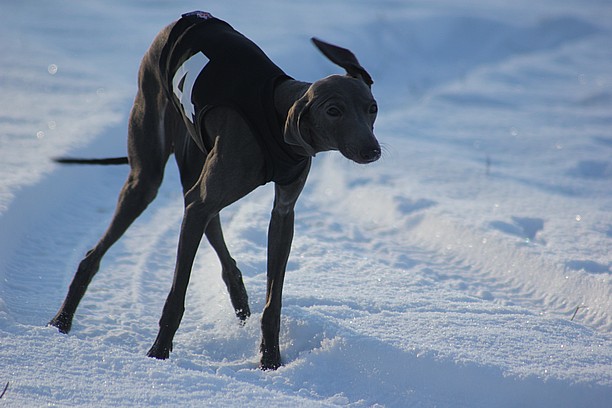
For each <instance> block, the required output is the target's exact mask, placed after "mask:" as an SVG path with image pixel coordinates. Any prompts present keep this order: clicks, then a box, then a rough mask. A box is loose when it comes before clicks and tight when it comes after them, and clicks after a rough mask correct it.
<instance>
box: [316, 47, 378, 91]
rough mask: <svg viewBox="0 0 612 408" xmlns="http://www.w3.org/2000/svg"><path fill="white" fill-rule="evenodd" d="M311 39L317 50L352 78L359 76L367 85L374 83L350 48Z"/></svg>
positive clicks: (370, 85)
mask: <svg viewBox="0 0 612 408" xmlns="http://www.w3.org/2000/svg"><path fill="white" fill-rule="evenodd" d="M311 40H312V42H313V43H314V45H316V47H317V48H318V49H319V51H321V52H322V53H323V55H325V56H326V57H327V58H328V59H329V60H330V61H331V62H333V63H334V64H336V65H339V66H341V67H342V68H344V69H345V70H346V73H347V74H348V75H350V76H352V77H354V78H361V79H362V80H363V82H365V83H366V85H367V86H369V87H372V84H373V83H374V81H373V80H372V77H371V76H370V74H368V71H366V70H365V68H364V67H362V66H361V64H359V61H357V57H355V55H354V54H353V53H352V52H351V51H350V50H347V49H346V48H342V47H338V46H337V45H333V44H329V43H326V42H324V41H321V40H319V39H318V38H314V37H313V38H312V39H311Z"/></svg>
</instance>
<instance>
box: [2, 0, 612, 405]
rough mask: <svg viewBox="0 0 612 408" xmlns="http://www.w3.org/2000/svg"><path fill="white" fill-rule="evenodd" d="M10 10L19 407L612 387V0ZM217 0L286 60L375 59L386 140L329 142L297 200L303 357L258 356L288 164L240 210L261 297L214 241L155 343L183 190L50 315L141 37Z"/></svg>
mask: <svg viewBox="0 0 612 408" xmlns="http://www.w3.org/2000/svg"><path fill="white" fill-rule="evenodd" d="M6 3H7V2H5V3H3V4H2V13H0V62H1V67H0V106H2V109H1V111H0V392H1V391H2V388H3V386H4V384H6V382H8V383H9V388H8V390H7V392H6V394H5V395H4V396H3V397H2V399H1V400H0V406H20V407H21V406H28V407H29V406H32V407H35V406H47V405H52V406H53V405H55V406H143V407H145V406H156V405H164V406H202V405H206V404H208V405H211V406H309V407H310V406H313V407H318V406H352V407H366V406H388V407H434V406H435V407H609V406H610V401H612V338H611V333H612V301H611V299H612V284H611V276H612V258H611V255H610V254H611V253H612V159H611V158H612V47H610V44H612V25H611V23H610V22H611V21H612V4H610V2H609V1H607V0H514V1H512V2H507V1H505V0H470V1H464V2H460V3H461V6H459V5H458V4H459V3H458V2H454V1H451V0H434V1H431V0H429V1H411V2H408V1H398V0H396V1H392V0H383V1H377V2H371V1H351V2H343V1H340V0H338V1H335V0H325V1H322V0H308V1H294V2H283V1H280V0H278V1H273V0H266V1H260V2H257V3H255V2H244V3H246V4H243V3H238V2H235V3H234V2H220V1H209V2H204V3H203V2H194V1H184V2H181V4H180V5H177V4H176V2H170V1H168V2H165V1H161V0H160V1H155V2H151V1H139V0H130V1H121V2H118V1H116V2H108V1H106V2H102V1H89V2H77V1H64V0H62V1H55V2H43V1H28V2H10V3H8V4H6ZM194 9H206V10H208V11H211V12H213V13H214V14H216V15H217V16H219V17H221V18H223V19H226V20H227V21H229V22H230V23H232V24H233V25H234V26H235V27H236V28H237V29H238V30H240V31H242V32H243V33H245V34H246V35H248V36H249V37H251V38H252V39H254V40H255V41H256V42H257V43H258V44H260V46H262V48H264V49H265V50H266V51H267V52H268V54H269V55H270V56H271V57H272V59H273V60H275V61H276V62H277V63H278V64H279V65H280V66H281V67H283V68H284V69H285V70H286V71H287V72H288V73H289V74H290V75H292V76H294V77H296V78H299V79H303V80H310V81H312V80H315V79H317V78H319V77H322V76H325V75H329V74H332V73H336V72H338V70H337V68H336V67H334V66H333V65H331V64H330V63H329V62H327V61H326V60H325V59H324V58H323V57H322V56H320V55H319V54H317V52H316V50H315V49H314V47H312V46H311V45H310V43H309V41H308V38H309V37H310V36H315V35H316V36H318V37H321V38H323V39H326V40H328V41H330V42H335V43H338V44H341V45H344V46H346V47H348V48H351V49H352V50H353V51H354V52H355V53H356V54H357V55H358V57H359V58H360V60H361V62H362V64H363V65H364V66H365V67H367V68H368V69H369V70H370V72H371V74H372V76H373V77H374V80H375V85H374V93H375V95H376V97H377V99H378V101H379V105H380V111H381V113H380V116H379V119H378V121H377V126H376V133H377V135H378V137H379V139H380V140H381V142H382V143H383V144H384V145H385V150H386V151H385V154H384V157H383V159H382V160H381V161H379V162H377V163H375V164H372V165H369V166H358V165H355V164H352V163H350V162H348V161H347V160H345V159H344V158H342V157H340V155H338V154H337V153H335V154H332V153H329V154H324V155H321V156H320V157H317V158H316V159H315V162H314V169H313V172H312V173H311V177H310V180H309V182H308V184H307V187H306V190H305V193H304V194H303V196H302V197H301V199H300V201H299V203H298V209H297V220H296V239H295V241H294V245H293V252H292V258H291V260H290V263H289V268H288V273H287V279H286V289H285V295H284V309H283V320H282V328H281V331H282V334H281V342H282V350H283V358H284V362H285V365H284V366H283V367H282V368H281V369H279V370H278V371H276V372H261V371H260V370H258V369H257V361H258V353H257V346H258V342H259V336H260V333H259V317H260V313H261V310H262V308H263V299H264V295H265V242H266V240H265V231H266V227H267V221H268V214H269V210H270V207H271V202H272V190H271V187H270V186H266V187H263V188H261V189H259V190H257V191H256V192H255V193H253V194H252V195H251V196H249V198H247V199H245V200H243V201H240V202H239V203H237V204H235V205H234V206H232V207H230V208H228V209H226V210H225V211H224V213H223V214H222V216H223V222H224V226H225V230H226V238H227V240H228V243H230V245H231V248H230V249H231V251H232V253H233V254H234V256H235V257H236V259H237V260H238V262H239V266H240V267H241V269H242V271H243V273H244V275H245V283H246V286H247V289H248V290H249V293H250V299H251V309H252V310H253V311H254V312H255V313H254V316H252V318H251V319H250V321H249V322H248V323H247V325H246V326H245V327H240V326H239V325H238V323H237V321H236V319H235V317H234V316H233V312H232V310H231V306H230V304H229V301H228V298H227V294H226V292H225V289H224V287H223V283H222V281H221V279H220V274H219V265H218V262H217V260H216V258H215V257H214V255H213V253H212V251H210V250H209V248H208V247H207V246H206V245H202V248H201V250H200V252H199V256H198V258H197V260H196V265H195V268H194V274H193V278H192V283H191V285H190V291H189V297H188V305H187V312H186V314H185V317H184V319H183V323H182V325H181V328H180V329H179V332H178V333H177V337H176V341H175V352H174V353H173V354H172V356H171V358H170V360H167V361H156V360H152V359H149V358H146V357H145V353H146V350H147V349H148V347H149V346H150V345H151V343H152V341H153V339H154V337H155V335H156V331H157V330H156V329H157V320H158V318H159V314H160V312H161V307H162V304H163V301H164V299H165V296H166V294H167V291H168V289H169V286H170V283H171V279H172V277H171V273H172V270H173V266H174V265H173V264H174V256H175V249H176V241H177V234H178V227H179V223H180V219H181V216H182V205H181V203H182V200H181V196H180V187H179V183H178V179H177V172H176V170H175V167H174V165H173V163H172V162H170V163H169V166H168V170H167V175H166V179H165V183H164V185H163V187H162V190H161V191H160V194H159V196H158V199H157V200H156V201H155V202H154V204H153V205H152V206H151V207H150V208H149V210H148V211H147V212H146V213H145V214H144V215H143V216H142V217H141V218H140V219H139V220H138V221H137V222H136V223H135V225H134V226H133V227H132V228H131V229H130V230H129V232H128V234H126V236H125V237H124V238H123V240H122V241H120V242H119V243H118V244H117V245H116V246H115V247H114V248H113V250H111V252H109V254H108V255H107V257H106V258H105V260H104V262H103V265H102V268H101V272H100V274H99V275H98V276H97V278H96V280H94V282H93V284H92V285H91V287H90V289H89V291H88V293H87V295H86V297H85V299H84V301H83V302H82V304H81V307H80V309H79V310H78V313H77V315H76V319H75V326H74V328H73V331H72V332H71V334H70V335H69V336H64V335H60V334H58V333H57V332H56V331H55V330H54V329H52V328H48V327H45V324H46V322H47V321H48V320H49V319H50V318H51V317H52V316H53V314H54V313H55V312H56V310H57V308H58V307H59V305H60V303H61V301H62V300H63V297H64V295H65V293H66V289H67V285H68V283H69V282H70V279H71V278H72V275H73V273H74V271H75V268H76V265H77V263H78V261H79V260H80V258H81V257H82V256H83V254H84V253H85V252H86V250H87V249H89V248H90V247H91V245H93V244H94V243H95V241H96V240H97V238H98V237H99V236H100V234H101V233H102V232H103V230H104V229H105V227H106V225H107V223H108V221H109V219H110V217H111V215H112V212H113V209H114V204H115V200H116V196H117V193H118V191H119V189H120V187H121V185H122V184H123V181H124V179H125V176H126V174H127V168H126V167H113V168H100V167H89V168H88V167H83V168H75V167H61V166H57V165H55V164H53V163H52V162H51V160H50V158H51V157H54V156H58V155H62V154H72V155H77V156H81V155H83V156H99V157H105V156H109V155H123V154H124V153H125V147H124V146H125V128H126V118H127V114H128V111H129V108H130V103H131V100H132V98H133V96H134V93H135V83H136V82H135V78H136V71H137V67H138V63H139V59H140V57H141V56H142V54H143V53H144V51H145V50H146V48H147V46H148V44H149V43H150V41H151V40H152V38H153V37H154V35H155V34H156V32H157V31H158V30H159V29H160V28H161V27H162V26H164V25H165V24H166V23H168V22H169V21H171V20H172V19H174V18H176V17H177V16H178V15H180V13H182V12H184V11H189V10H194Z"/></svg>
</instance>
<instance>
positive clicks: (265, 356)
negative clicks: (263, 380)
mask: <svg viewBox="0 0 612 408" xmlns="http://www.w3.org/2000/svg"><path fill="white" fill-rule="evenodd" d="M261 353H262V354H261V361H260V363H259V368H260V369H261V370H263V371H269V370H277V369H278V368H280V367H281V366H282V363H281V358H280V351H279V349H278V347H275V348H274V350H268V349H267V348H265V347H262V348H261Z"/></svg>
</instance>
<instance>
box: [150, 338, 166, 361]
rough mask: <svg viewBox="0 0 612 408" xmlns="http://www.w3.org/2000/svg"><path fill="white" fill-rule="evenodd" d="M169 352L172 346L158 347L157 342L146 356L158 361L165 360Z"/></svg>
mask: <svg viewBox="0 0 612 408" xmlns="http://www.w3.org/2000/svg"><path fill="white" fill-rule="evenodd" d="M171 351H172V345H170V346H162V345H159V344H158V343H157V342H155V344H153V346H152V347H151V349H150V350H149V352H148V353H147V356H148V357H152V358H156V359H158V360H165V359H167V358H169V357H170V352H171Z"/></svg>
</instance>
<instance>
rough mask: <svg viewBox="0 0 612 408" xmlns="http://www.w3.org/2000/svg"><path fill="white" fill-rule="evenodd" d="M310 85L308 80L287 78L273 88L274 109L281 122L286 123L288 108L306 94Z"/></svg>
mask: <svg viewBox="0 0 612 408" xmlns="http://www.w3.org/2000/svg"><path fill="white" fill-rule="evenodd" d="M310 85H312V84H311V83H309V82H302V81H296V80H294V79H289V80H286V81H282V82H281V83H279V84H278V85H277V86H276V88H275V89H274V109H276V114H277V115H278V118H279V119H280V120H281V123H283V124H285V123H287V117H288V116H289V110H290V109H291V107H292V106H293V104H294V103H295V102H296V101H297V100H298V99H300V98H301V97H302V96H304V95H305V94H306V92H307V91H308V88H310ZM309 142H310V141H309Z"/></svg>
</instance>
